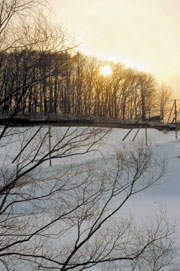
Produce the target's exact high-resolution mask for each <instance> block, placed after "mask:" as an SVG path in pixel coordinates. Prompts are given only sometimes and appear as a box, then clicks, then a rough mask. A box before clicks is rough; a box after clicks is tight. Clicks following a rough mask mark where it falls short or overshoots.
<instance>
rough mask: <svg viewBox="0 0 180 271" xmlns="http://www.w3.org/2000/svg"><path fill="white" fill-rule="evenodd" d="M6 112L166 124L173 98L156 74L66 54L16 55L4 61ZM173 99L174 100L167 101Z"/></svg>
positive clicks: (0, 78)
mask: <svg viewBox="0 0 180 271" xmlns="http://www.w3.org/2000/svg"><path fill="white" fill-rule="evenodd" d="M0 63H1V64H0V65H1V71H0V93H1V100H0V111H1V113H2V114H10V113H11V112H12V111H13V108H14V106H15V107H16V110H17V112H21V114H24V113H25V112H27V113H37V112H39V113H42V114H47V113H54V114H58V115H61V116H64V115H68V116H74V117H85V118H86V117H98V118H113V119H116V118H119V119H123V120H125V119H142V120H144V119H146V118H148V117H151V116H154V115H160V116H161V119H163V118H164V115H165V112H166V109H167V108H166V107H167V104H168V102H169V98H170V93H169V92H168V91H167V90H168V88H167V87H165V86H163V87H162V89H160V88H159V86H158V84H157V82H156V80H155V78H154V77H153V76H152V75H151V74H147V73H143V72H139V71H136V70H133V69H127V68H125V67H123V66H122V65H121V64H114V63H109V65H111V67H112V70H113V73H112V75H111V76H109V77H105V76H103V75H102V74H101V72H100V69H101V67H102V65H103V64H104V63H103V62H102V61H99V60H98V59H95V58H90V57H86V56H83V55H82V54H80V53H76V54H72V53H69V52H67V51H66V50H65V51H62V50H61V51H59V52H58V51H56V50H55V51H53V50H52V51H51V50H50V51H49V50H45V49H44V48H43V50H41V51H37V50H29V49H26V50H13V51H12V52H8V53H7V52H5V53H1V55H0ZM166 94H168V95H166Z"/></svg>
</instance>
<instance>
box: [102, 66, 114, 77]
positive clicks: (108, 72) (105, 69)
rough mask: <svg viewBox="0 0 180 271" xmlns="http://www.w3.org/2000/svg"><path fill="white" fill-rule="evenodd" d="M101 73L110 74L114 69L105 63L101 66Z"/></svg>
mask: <svg viewBox="0 0 180 271" xmlns="http://www.w3.org/2000/svg"><path fill="white" fill-rule="evenodd" d="M101 74H102V75H104V76H110V75H111V74H112V69H111V67H110V66H109V65H105V66H103V67H102V68H101Z"/></svg>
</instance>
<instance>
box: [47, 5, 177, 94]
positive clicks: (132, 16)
mask: <svg viewBox="0 0 180 271" xmlns="http://www.w3.org/2000/svg"><path fill="white" fill-rule="evenodd" d="M49 2H50V5H51V6H52V8H53V11H54V14H53V16H54V18H55V20H56V22H58V23H59V24H61V25H63V26H65V27H66V28H67V29H68V30H69V33H71V34H72V35H73V36H74V37H75V40H76V42H77V43H80V46H79V49H80V51H82V52H83V53H85V54H87V55H93V56H97V57H99V58H101V59H107V60H113V61H117V62H118V61H119V62H121V63H123V64H125V65H127V66H130V67H135V68H137V69H139V70H141V71H145V72H150V73H152V74H154V76H155V77H156V79H157V80H158V82H159V83H162V82H163V83H166V84H168V85H169V86H171V87H172V89H173V93H174V95H173V96H174V98H180V76H179V73H180V0H49Z"/></svg>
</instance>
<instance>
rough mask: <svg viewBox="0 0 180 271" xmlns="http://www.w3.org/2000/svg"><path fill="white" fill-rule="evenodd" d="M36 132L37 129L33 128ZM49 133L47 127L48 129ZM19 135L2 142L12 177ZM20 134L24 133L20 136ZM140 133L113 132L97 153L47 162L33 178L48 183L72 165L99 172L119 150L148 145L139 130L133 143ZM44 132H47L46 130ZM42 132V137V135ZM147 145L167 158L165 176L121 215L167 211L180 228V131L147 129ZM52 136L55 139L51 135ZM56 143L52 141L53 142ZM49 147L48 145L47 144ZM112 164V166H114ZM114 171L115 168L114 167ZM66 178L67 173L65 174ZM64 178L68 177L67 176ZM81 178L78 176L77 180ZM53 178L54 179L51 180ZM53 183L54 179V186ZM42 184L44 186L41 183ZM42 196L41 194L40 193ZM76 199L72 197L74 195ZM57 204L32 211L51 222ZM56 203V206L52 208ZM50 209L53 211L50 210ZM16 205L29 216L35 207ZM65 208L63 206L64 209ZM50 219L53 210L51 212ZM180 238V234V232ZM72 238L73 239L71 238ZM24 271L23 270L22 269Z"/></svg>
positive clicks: (0, 156) (3, 161)
mask: <svg viewBox="0 0 180 271" xmlns="http://www.w3.org/2000/svg"><path fill="white" fill-rule="evenodd" d="M33 129H35V128H33ZM33 129H29V134H31V133H32V130H33ZM46 129H47V131H48V128H46ZM53 129H55V130H56V133H57V131H58V133H59V134H61V132H62V130H63V129H66V128H52V133H53ZM16 131H17V134H16V133H15V130H11V133H10V135H9V137H7V138H6V140H7V142H6V143H8V144H5V143H3V142H2V143H1V149H0V150H1V153H0V165H1V167H5V166H7V167H8V169H9V171H8V173H7V174H9V175H10V174H11V172H13V170H14V168H15V167H16V162H17V160H18V159H17V160H16V161H15V163H13V164H10V161H12V160H13V159H15V157H16V155H17V153H18V149H19V146H20V142H21V144H22V146H23V142H24V139H23V128H17V130H16ZM19 131H21V132H22V133H21V134H19ZM136 132H137V130H136V129H134V130H133V131H132V132H131V133H130V134H129V135H128V136H127V138H126V139H125V140H124V141H122V140H123V138H124V137H125V135H126V134H127V133H128V130H126V129H112V130H111V131H110V132H109V133H108V134H107V135H106V136H105V137H104V138H103V140H102V142H101V144H100V145H98V149H97V148H96V151H95V152H92V153H90V154H86V155H79V156H76V157H73V156H72V157H68V159H64V160H63V162H62V163H59V162H58V160H53V161H52V166H51V167H49V163H48V162H47V163H44V164H43V165H42V167H43V170H42V171H40V170H39V169H38V170H37V171H35V172H34V178H37V179H41V180H43V179H44V180H46V179H48V178H50V176H52V173H53V172H59V174H61V175H62V176H63V172H66V170H68V166H69V164H71V169H72V170H73V171H75V170H76V169H77V167H79V166H80V167H81V171H82V172H85V171H86V170H87V163H86V162H87V161H88V167H91V166H92V167H96V168H97V169H98V170H99V168H101V166H102V164H103V163H102V161H104V160H107V161H111V160H112V161H113V157H114V156H113V155H114V152H115V151H117V150H118V149H119V148H121V149H122V148H124V149H125V150H127V149H129V148H133V147H136V146H137V145H138V144H144V147H146V146H145V130H144V129H140V131H139V133H138V134H137V137H136V138H135V140H134V141H133V138H134V136H135V134H136ZM43 133H44V131H43ZM43 133H42V134H43ZM147 136H148V145H149V146H150V148H151V149H152V150H153V151H154V153H155V155H157V157H159V159H161V158H165V159H166V161H167V167H166V173H165V175H164V176H163V177H162V178H161V179H160V180H159V181H158V183H156V184H155V185H154V186H152V187H150V188H149V189H147V190H145V191H143V192H142V193H140V194H138V195H137V196H133V197H132V198H131V199H130V200H128V201H127V203H126V205H125V208H123V209H122V211H121V215H123V216H125V217H127V216H129V215H131V216H133V217H134V219H135V220H137V221H138V222H139V221H145V220H147V219H149V218H150V217H151V216H153V215H154V213H156V212H158V211H159V210H163V211H165V212H166V215H167V217H168V219H169V220H170V221H171V220H172V221H173V220H174V219H175V220H176V221H177V224H178V226H179V224H180V132H178V138H177V139H176V138H175V133H174V132H173V131H170V132H168V133H163V132H161V131H158V130H155V129H148V131H147ZM52 137H53V136H52ZM52 140H53V139H52ZM142 142H143V143H142ZM47 146H48V144H47ZM110 165H111V166H112V165H113V163H112V164H111V163H110ZM112 170H113V168H112ZM66 175H67V174H66ZM66 175H65V176H66ZM77 178H78V177H77ZM51 179H52V178H51ZM53 181H54V180H51V182H52V183H53ZM41 185H42V184H41ZM48 185H49V182H45V184H44V186H48ZM30 186H31V184H28V185H27V186H26V188H25V189H27V187H30ZM38 193H39V192H38ZM71 196H72V197H73V195H71ZM56 203H57V201H56V200H54V201H53V203H52V202H49V203H48V202H47V203H46V205H48V206H46V208H44V209H43V208H42V209H41V210H39V209H38V210H37V209H36V207H35V206H33V212H37V213H38V212H39V213H40V214H41V217H42V216H43V214H44V216H45V217H46V218H45V219H47V220H48V217H47V215H48V212H47V210H51V208H54V209H55V208H56ZM52 204H54V205H52ZM50 206H51V208H50ZM20 208H22V207H18V204H17V205H16V207H15V209H14V212H17V213H21V212H23V213H27V214H28V213H29V212H32V206H31V205H30V204H25V205H24V206H23V210H21V209H20ZM61 208H62V207H61ZM49 215H50V216H51V211H50V213H49ZM178 235H179V236H180V234H179V233H178ZM71 238H72V239H73V237H72V236H71ZM20 270H21V269H20ZM91 270H93V271H94V270H101V269H99V268H93V269H91Z"/></svg>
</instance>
